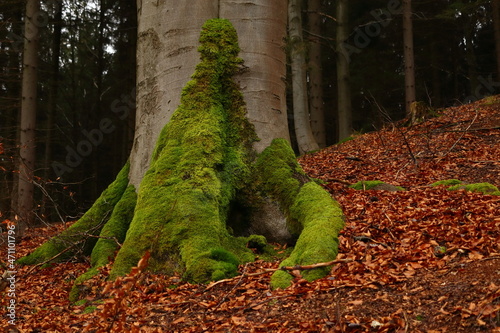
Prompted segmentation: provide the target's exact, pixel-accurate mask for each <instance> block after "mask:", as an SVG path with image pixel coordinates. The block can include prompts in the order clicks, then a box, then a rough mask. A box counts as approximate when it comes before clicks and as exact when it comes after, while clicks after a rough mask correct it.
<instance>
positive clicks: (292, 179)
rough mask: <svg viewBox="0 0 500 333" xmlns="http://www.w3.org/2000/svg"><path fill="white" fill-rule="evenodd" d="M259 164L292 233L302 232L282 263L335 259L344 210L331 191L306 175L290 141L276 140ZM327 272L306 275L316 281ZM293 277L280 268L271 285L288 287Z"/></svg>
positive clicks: (265, 186) (319, 270) (268, 190)
mask: <svg viewBox="0 0 500 333" xmlns="http://www.w3.org/2000/svg"><path fill="white" fill-rule="evenodd" d="M256 167H257V172H258V174H259V176H260V177H261V182H262V188H263V190H264V192H265V193H267V194H268V195H270V196H271V197H272V198H273V199H275V200H277V201H278V202H279V204H280V207H281V208H282V209H283V210H284V211H285V213H286V215H287V218H288V220H289V227H290V228H291V230H292V232H294V233H297V232H300V236H299V238H298V240H297V243H296V245H295V247H294V249H293V251H292V253H291V255H290V257H288V258H287V259H286V260H284V261H283V262H282V263H281V266H294V265H310V264H315V263H319V262H327V261H331V260H334V259H335V258H336V256H337V252H338V233H339V232H340V230H341V229H342V227H343V226H344V215H343V213H342V209H341V208H340V205H339V204H338V203H337V202H335V201H334V200H333V199H332V197H331V196H330V194H328V192H326V191H325V190H324V189H323V188H322V187H321V186H320V185H318V184H316V183H315V182H312V181H311V180H310V179H309V178H308V177H307V176H306V175H305V174H304V172H303V171H302V169H301V168H300V166H299V165H298V163H297V162H296V160H295V155H294V153H293V151H292V149H291V148H290V146H289V144H288V142H286V141H285V140H282V139H276V140H274V141H273V142H272V144H271V146H269V147H268V148H267V149H266V150H264V152H263V153H262V154H261V156H260V157H259V159H258V161H257V164H256ZM328 272H329V268H316V269H313V270H310V271H305V272H304V273H303V277H304V278H305V279H307V280H315V279H318V278H321V277H323V276H325V275H326V274H328ZM291 280H292V276H291V275H290V274H289V273H287V272H285V271H277V272H275V273H274V274H273V276H272V277H271V285H272V287H273V288H285V287H287V286H289V285H290V283H291Z"/></svg>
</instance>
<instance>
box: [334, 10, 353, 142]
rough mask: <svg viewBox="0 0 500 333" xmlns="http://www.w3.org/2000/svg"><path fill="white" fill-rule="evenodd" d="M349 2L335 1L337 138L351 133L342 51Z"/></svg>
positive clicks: (346, 61)
mask: <svg viewBox="0 0 500 333" xmlns="http://www.w3.org/2000/svg"><path fill="white" fill-rule="evenodd" d="M348 23H349V2H348V0H338V1H337V98H338V111H337V114H338V139H339V140H342V139H345V138H347V137H349V136H350V135H351V133H352V105H351V88H350V71H349V58H348V56H347V54H346V53H345V52H343V51H342V50H343V46H342V45H343V44H344V42H345V41H346V40H347V38H349V33H350V31H349V25H348Z"/></svg>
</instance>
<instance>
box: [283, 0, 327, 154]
mask: <svg viewBox="0 0 500 333" xmlns="http://www.w3.org/2000/svg"><path fill="white" fill-rule="evenodd" d="M301 3H302V0H290V1H289V3H288V31H289V37H290V62H291V68H292V95H293V119H294V123H295V135H296V138H297V145H298V147H299V152H300V153H301V154H304V153H307V152H310V151H314V150H318V149H319V146H318V144H317V143H316V140H315V138H314V135H313V133H312V130H311V121H310V117H309V101H308V96H307V71H306V60H305V58H306V57H305V55H306V47H305V43H304V39H303V37H302V6H301Z"/></svg>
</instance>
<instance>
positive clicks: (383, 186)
mask: <svg viewBox="0 0 500 333" xmlns="http://www.w3.org/2000/svg"><path fill="white" fill-rule="evenodd" d="M349 187H351V188H353V189H355V190H358V191H361V190H383V191H405V189H404V188H403V187H401V186H394V185H391V184H387V183H384V182H383V181H380V180H368V181H359V182H357V183H356V184H353V185H351V186H349Z"/></svg>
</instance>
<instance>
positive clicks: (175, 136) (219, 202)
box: [111, 19, 255, 282]
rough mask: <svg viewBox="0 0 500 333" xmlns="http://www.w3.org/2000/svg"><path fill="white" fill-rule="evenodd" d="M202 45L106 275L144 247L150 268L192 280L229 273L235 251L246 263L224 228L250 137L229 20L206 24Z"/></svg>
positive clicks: (121, 269) (130, 262)
mask: <svg viewBox="0 0 500 333" xmlns="http://www.w3.org/2000/svg"><path fill="white" fill-rule="evenodd" d="M200 43H201V45H200V47H199V51H200V54H201V62H200V63H199V64H198V66H197V67H196V71H195V73H194V74H193V76H192V80H191V81H189V82H188V83H187V85H186V86H185V88H184V90H183V93H182V97H181V105H180V106H179V107H178V109H177V110H176V112H175V113H174V114H173V116H172V119H171V120H170V122H169V123H168V124H167V125H166V126H165V127H164V129H163V131H162V133H161V135H160V138H159V139H158V142H157V146H156V148H155V151H154V153H153V158H152V163H151V166H150V168H149V170H148V171H147V172H146V174H145V176H144V178H143V180H142V182H141V185H140V188H139V192H138V200H137V205H136V209H135V214H134V218H133V220H132V223H131V225H130V229H129V230H128V233H127V237H126V240H125V243H124V244H123V247H122V249H121V250H120V251H119V253H118V255H117V257H116V261H115V263H114V265H113V269H112V271H111V276H112V277H114V276H117V275H122V274H126V273H127V272H128V271H129V270H130V268H131V267H132V266H134V265H135V264H136V263H137V261H138V260H139V259H140V258H141V256H142V255H143V253H144V252H145V251H146V250H150V251H151V253H152V256H151V259H150V265H151V268H152V269H153V270H156V271H161V272H172V271H181V272H182V273H183V275H184V277H185V278H187V279H189V280H191V281H196V282H205V281H208V280H217V279H221V278H224V277H227V276H231V275H234V274H235V273H236V272H237V267H238V264H239V262H240V261H239V259H238V258H237V256H235V255H234V254H233V253H238V252H241V250H243V252H246V259H251V256H249V255H250V253H249V252H248V251H245V249H244V247H243V245H241V246H240V249H239V251H238V250H235V249H233V248H231V244H230V243H231V242H232V241H231V237H230V235H229V233H228V232H227V230H226V217H227V213H228V210H229V205H230V202H231V201H232V200H233V199H234V197H235V193H236V190H237V189H238V188H241V187H242V186H243V182H244V180H245V179H247V178H248V176H249V169H248V157H247V156H248V149H247V148H249V147H250V146H251V141H252V140H253V139H254V138H255V134H254V133H253V129H252V126H251V125H250V123H249V122H248V121H247V119H246V113H245V109H244V103H243V98H242V96H241V93H240V92H239V90H238V87H237V86H236V84H235V83H234V82H233V81H232V75H233V74H234V72H235V71H236V70H237V67H238V65H239V64H241V62H242V60H241V59H239V58H238V57H237V55H238V52H239V47H238V42H237V35H236V31H235V29H234V28H233V26H232V25H231V23H230V22H229V21H228V20H224V19H213V20H209V21H207V22H206V23H205V24H204V26H203V29H202V32H201V37H200ZM244 256H245V255H244Z"/></svg>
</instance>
